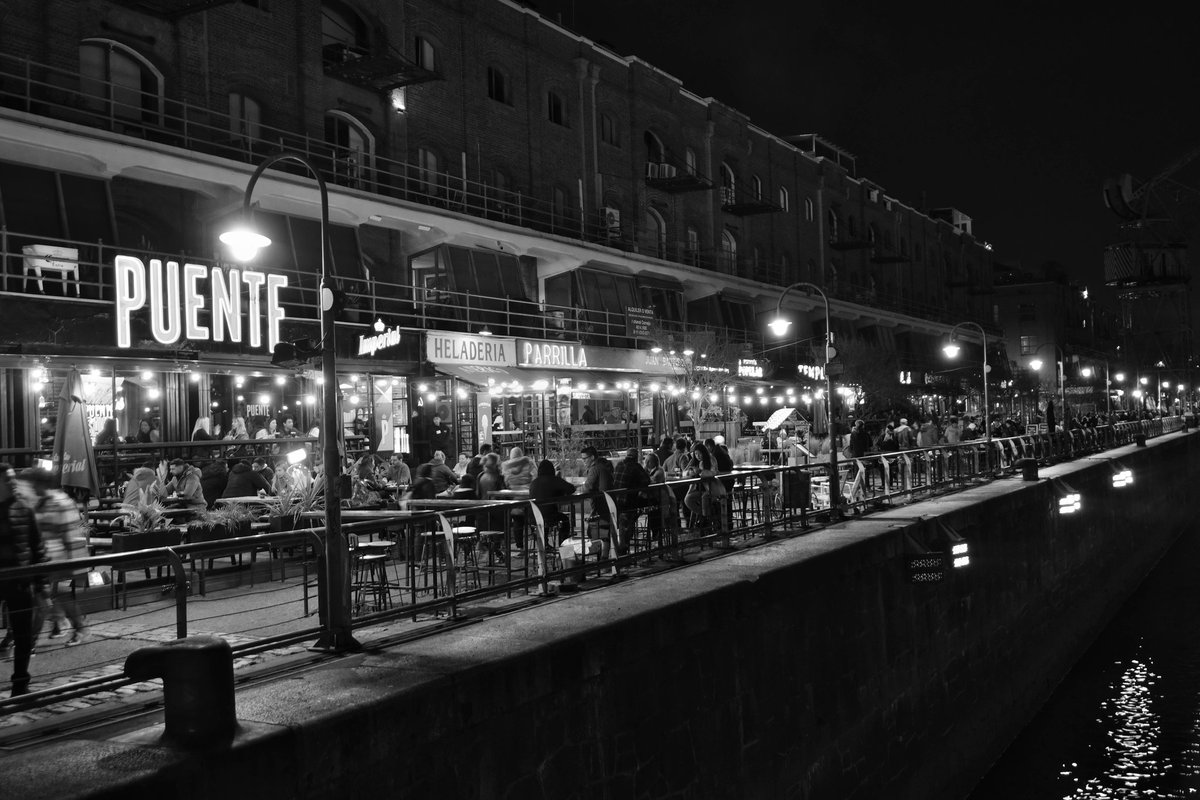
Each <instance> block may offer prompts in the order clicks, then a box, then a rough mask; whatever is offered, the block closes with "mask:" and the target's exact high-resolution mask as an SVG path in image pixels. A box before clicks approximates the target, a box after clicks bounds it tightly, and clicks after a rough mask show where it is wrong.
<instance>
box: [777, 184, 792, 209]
mask: <svg viewBox="0 0 1200 800" xmlns="http://www.w3.org/2000/svg"><path fill="white" fill-rule="evenodd" d="M779 207H780V208H781V209H783V210H784V211H787V210H788V209H790V208H791V197H789V195H788V190H787V187H786V186H780V187H779Z"/></svg>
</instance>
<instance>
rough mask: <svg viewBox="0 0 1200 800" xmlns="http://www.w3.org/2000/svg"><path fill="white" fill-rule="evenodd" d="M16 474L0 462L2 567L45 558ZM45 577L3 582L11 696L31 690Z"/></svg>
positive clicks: (0, 592)
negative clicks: (38, 598)
mask: <svg viewBox="0 0 1200 800" xmlns="http://www.w3.org/2000/svg"><path fill="white" fill-rule="evenodd" d="M16 481H17V474H16V473H15V472H13V468H12V467H11V466H10V465H9V464H4V463H0V568H4V567H28V566H32V565H33V564H38V563H41V562H43V561H45V560H46V548H45V547H44V546H43V544H42V537H41V534H40V533H39V532H38V527H37V522H36V521H35V518H34V514H33V509H31V508H30V507H29V506H27V505H26V504H25V502H24V501H23V500H21V499H20V498H19V497H18V496H17V494H16ZM43 587H44V580H41V579H36V578H34V579H20V580H13V581H4V582H0V600H3V601H4V604H5V605H7V606H8V624H9V626H10V628H11V629H12V651H13V673H12V696H13V697H18V696H20V695H23V694H28V692H29V657H30V656H31V655H33V597H34V593H35V592H38V593H40V592H42V591H44V588H43Z"/></svg>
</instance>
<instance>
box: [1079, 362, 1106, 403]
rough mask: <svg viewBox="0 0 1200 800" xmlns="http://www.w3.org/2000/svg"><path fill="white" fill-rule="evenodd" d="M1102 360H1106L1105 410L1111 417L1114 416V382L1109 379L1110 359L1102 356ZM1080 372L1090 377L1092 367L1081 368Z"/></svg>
mask: <svg viewBox="0 0 1200 800" xmlns="http://www.w3.org/2000/svg"><path fill="white" fill-rule="evenodd" d="M1100 360H1101V361H1103V362H1104V403H1105V405H1104V410H1105V413H1106V414H1107V415H1108V416H1110V417H1111V416H1112V383H1111V382H1110V381H1109V377H1108V359H1107V358H1102V359H1100ZM1079 373H1080V374H1081V375H1083V377H1085V378H1090V377H1092V368H1091V367H1084V368H1083V369H1081V370H1080V371H1079Z"/></svg>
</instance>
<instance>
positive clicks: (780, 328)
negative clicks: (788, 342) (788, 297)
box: [767, 317, 792, 336]
mask: <svg viewBox="0 0 1200 800" xmlns="http://www.w3.org/2000/svg"><path fill="white" fill-rule="evenodd" d="M767 327H768V328H770V329H771V333H773V334H775V335H776V336H783V335H784V334H785V333H787V332H788V328H790V327H792V321H791V320H790V319H784V318H783V317H776V318H775V319H773V320H771V321H770V322H768V323H767Z"/></svg>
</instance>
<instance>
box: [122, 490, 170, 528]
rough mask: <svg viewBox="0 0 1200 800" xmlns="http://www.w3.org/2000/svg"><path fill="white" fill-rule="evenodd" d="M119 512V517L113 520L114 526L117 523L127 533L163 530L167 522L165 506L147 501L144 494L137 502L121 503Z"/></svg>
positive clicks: (153, 501)
mask: <svg viewBox="0 0 1200 800" xmlns="http://www.w3.org/2000/svg"><path fill="white" fill-rule="evenodd" d="M120 510H121V516H120V517H117V519H116V520H114V526H115V525H116V524H117V523H119V524H120V527H121V528H123V529H124V530H126V531H128V532H129V533H147V532H149V531H158V530H163V529H165V528H166V527H167V524H168V522H169V518H168V517H167V513H166V512H167V508H166V506H164V505H163V504H162V503H160V502H158V501H157V500H151V499H148V498H147V496H146V493H145V492H143V493H142V497H141V499H140V500H138V501H137V502H134V503H121V506H120Z"/></svg>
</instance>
